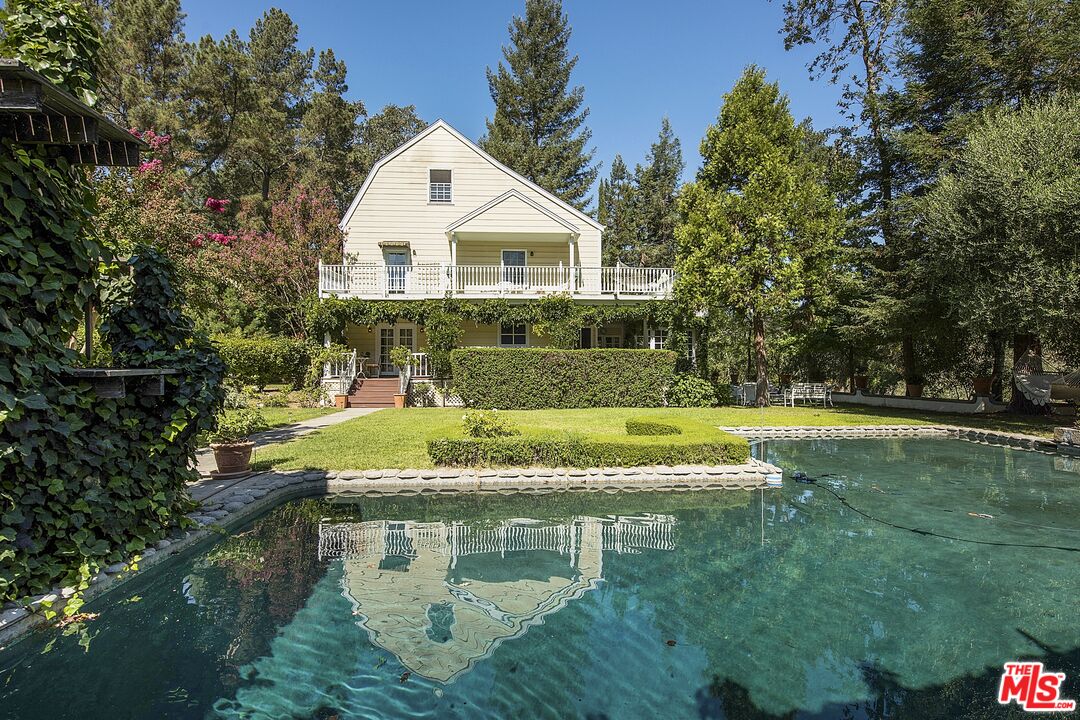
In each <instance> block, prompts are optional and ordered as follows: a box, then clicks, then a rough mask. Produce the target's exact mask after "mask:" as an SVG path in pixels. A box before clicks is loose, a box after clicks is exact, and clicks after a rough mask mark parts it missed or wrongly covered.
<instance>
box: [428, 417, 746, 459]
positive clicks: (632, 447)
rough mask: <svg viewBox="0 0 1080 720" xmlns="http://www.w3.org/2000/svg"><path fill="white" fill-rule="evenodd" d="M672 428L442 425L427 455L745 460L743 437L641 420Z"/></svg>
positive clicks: (683, 423)
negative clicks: (469, 429) (498, 432)
mask: <svg viewBox="0 0 1080 720" xmlns="http://www.w3.org/2000/svg"><path fill="white" fill-rule="evenodd" d="M644 422H645V423H646V424H649V425H651V426H653V427H655V425H657V424H661V425H664V426H665V427H668V428H672V429H675V430H677V433H669V434H666V435H630V434H627V435H622V434H618V433H605V434H600V433H597V434H588V435H581V434H575V433H563V432H558V431H553V430H540V429H536V428H522V431H521V434H520V435H512V436H507V437H497V438H469V437H466V436H465V435H464V434H463V432H462V431H461V429H460V428H459V427H457V426H447V427H445V428H443V429H441V430H440V431H438V432H436V433H435V434H433V435H432V437H431V438H430V439H428V441H427V451H428V456H429V457H430V458H431V460H432V462H434V463H435V465H437V466H449V467H491V466H510V467H533V466H537V467H637V466H641V465H685V464H695V465H728V464H739V463H744V462H746V460H747V458H749V457H750V445H749V443H747V442H746V440H744V439H743V438H740V437H736V436H735V435H730V434H728V433H725V432H722V431H720V430H718V429H716V428H714V427H711V426H709V425H705V424H704V423H699V422H696V421H693V420H684V419H682V418H670V419H669V418H664V419H663V422H660V421H658V420H655V419H651V418H650V419H647V420H644Z"/></svg>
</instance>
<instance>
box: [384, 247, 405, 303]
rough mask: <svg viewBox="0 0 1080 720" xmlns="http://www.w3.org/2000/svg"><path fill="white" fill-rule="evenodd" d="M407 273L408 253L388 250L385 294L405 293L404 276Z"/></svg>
mask: <svg viewBox="0 0 1080 720" xmlns="http://www.w3.org/2000/svg"><path fill="white" fill-rule="evenodd" d="M408 272H409V253H408V251H406V250H390V251H388V252H387V253H386V292H387V293H389V294H391V295H400V294H402V293H404V292H405V276H406V274H407V273H408Z"/></svg>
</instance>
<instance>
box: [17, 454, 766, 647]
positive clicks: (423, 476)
mask: <svg viewBox="0 0 1080 720" xmlns="http://www.w3.org/2000/svg"><path fill="white" fill-rule="evenodd" d="M780 471H781V470H780V468H778V467H776V466H774V465H770V464H769V463H766V462H762V461H760V460H755V459H754V458H750V459H749V460H748V461H747V462H746V463H744V464H742V465H719V466H704V465H678V466H674V467H668V466H664V465H659V466H653V467H637V468H587V469H578V468H516V469H505V470H489V469H482V470H477V469H473V468H438V469H433V470H417V469H404V470H397V469H389V470H345V471H337V472H335V471H321V470H318V471H315V470H311V471H300V470H295V471H269V472H264V473H258V474H255V475H251V476H249V477H247V478H245V479H243V480H240V481H238V482H235V483H230V484H226V485H224V486H223V487H220V488H218V489H214V490H212V491H211V492H210V493H209V494H206V495H205V496H204V497H202V499H201V500H200V501H199V503H200V506H199V508H198V509H197V510H195V511H194V512H192V513H190V514H189V515H188V517H189V518H191V519H192V520H193V521H194V522H195V523H196V525H197V528H196V529H192V530H188V531H176V532H174V533H173V535H171V536H170V537H169V539H166V540H162V541H160V542H158V543H157V544H156V545H155V546H154V547H153V548H147V549H146V550H144V551H143V552H142V553H141V554H140V555H139V560H138V563H137V564H138V569H137V570H134V571H130V570H129V569H128V568H129V564H128V563H115V564H113V565H110V566H109V567H107V568H105V570H104V572H101V573H99V574H98V575H96V576H95V577H93V578H92V579H91V580H90V587H89V588H87V590H86V591H85V592H84V594H83V597H84V598H85V599H86V600H87V601H90V600H92V599H94V598H96V597H99V596H101V595H103V594H104V593H105V592H107V591H109V590H111V589H113V588H115V587H116V586H117V585H119V584H120V583H123V582H125V581H127V580H128V579H130V578H132V577H134V576H135V575H137V574H139V573H141V572H143V571H144V570H146V569H148V568H151V567H153V566H154V565H157V564H158V563H160V562H162V561H164V560H165V559H167V558H168V557H170V556H173V555H176V554H178V553H180V552H183V551H185V550H188V549H189V548H192V547H193V546H195V545H197V544H199V543H201V542H203V541H205V540H207V539H209V538H211V537H212V536H214V535H216V534H218V533H221V532H222V531H225V530H228V529H230V528H232V527H235V526H237V525H239V524H241V523H243V522H245V521H246V520H249V519H251V518H252V517H254V516H256V515H258V514H260V513H263V512H265V511H266V510H269V509H271V508H272V507H275V506H277V505H279V504H281V503H282V502H285V501H287V500H292V499H296V498H299V497H310V496H317V495H346V496H347V495H362V496H380V495H429V494H458V493H506V494H512V493H518V492H555V491H559V490H570V491H586V492H589V491H591V492H615V491H630V492H641V491H648V490H670V491H692V490H753V489H757V488H763V487H766V482H765V476H766V475H769V474H772V473H777V472H780ZM196 487H198V486H196ZM72 594H73V590H72V589H71V588H64V589H59V588H57V589H55V590H54V591H53V592H51V593H49V594H46V595H40V596H37V597H35V598H33V599H32V600H31V602H30V607H31V608H33V609H34V610H35V611H36V610H38V609H39V608H40V606H41V605H42V603H54V602H55V603H57V604H61V605H62V600H63V599H65V598H67V597H70V596H71V595H72ZM44 621H45V618H44V616H43V615H42V614H41V613H39V612H31V611H30V610H27V609H26V608H24V607H21V606H18V605H14V604H10V603H9V604H7V605H5V606H3V608H0V644H7V643H10V642H11V641H13V640H15V639H17V638H19V637H20V636H22V635H23V634H25V633H26V632H28V631H29V630H31V629H32V628H34V627H36V626H37V625H39V624H40V623H42V622H44Z"/></svg>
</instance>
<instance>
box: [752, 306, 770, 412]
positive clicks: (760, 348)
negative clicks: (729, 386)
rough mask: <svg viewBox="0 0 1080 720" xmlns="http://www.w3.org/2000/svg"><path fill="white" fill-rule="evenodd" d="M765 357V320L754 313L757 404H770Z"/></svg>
mask: <svg viewBox="0 0 1080 720" xmlns="http://www.w3.org/2000/svg"><path fill="white" fill-rule="evenodd" d="M767 360H768V359H767V358H766V357H765V320H764V318H762V317H761V313H754V365H755V367H756V369H757V404H758V407H762V406H765V405H768V404H769V380H768V374H767V367H766V363H767Z"/></svg>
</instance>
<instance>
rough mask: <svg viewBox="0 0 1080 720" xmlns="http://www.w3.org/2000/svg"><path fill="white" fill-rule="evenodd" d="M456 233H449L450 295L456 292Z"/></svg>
mask: <svg viewBox="0 0 1080 720" xmlns="http://www.w3.org/2000/svg"><path fill="white" fill-rule="evenodd" d="M457 287H458V284H457V233H453V232H452V233H450V293H451V294H453V293H456V292H457Z"/></svg>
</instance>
